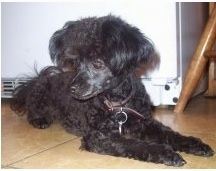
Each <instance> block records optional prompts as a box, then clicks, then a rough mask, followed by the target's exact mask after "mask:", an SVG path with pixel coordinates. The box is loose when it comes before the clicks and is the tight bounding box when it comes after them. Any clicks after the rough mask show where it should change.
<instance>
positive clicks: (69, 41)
mask: <svg viewBox="0 0 216 171" xmlns="http://www.w3.org/2000/svg"><path fill="white" fill-rule="evenodd" d="M49 47H50V55H51V58H52V60H53V61H54V62H56V63H57V66H51V67H47V68H45V69H44V70H42V71H41V72H40V73H39V74H38V76H37V77H35V78H32V79H31V80H30V81H28V82H27V83H26V84H23V85H21V86H20V87H18V88H17V89H16V90H15V92H14V99H13V101H12V104H11V107H12V109H13V110H14V111H16V112H18V113H23V112H24V111H27V113H28V121H29V123H31V124H32V125H33V126H34V127H36V128H47V127H49V126H50V124H51V123H52V122H53V121H54V120H57V121H59V122H60V123H61V124H62V126H63V127H64V128H65V129H66V130H67V131H69V132H71V133H73V134H76V135H79V136H82V137H83V138H82V145H81V148H82V149H85V150H88V151H92V152H96V153H101V154H109V155H114V156H122V157H129V158H134V159H137V160H141V161H148V162H155V163H164V164H166V165H173V166H182V165H184V164H185V163H186V162H185V161H184V159H183V158H182V157H181V156H180V155H179V154H178V153H176V151H184V152H186V153H191V154H195V155H199V156H212V155H213V153H214V152H213V150H212V149H211V148H210V147H209V146H208V145H206V144H204V143H203V142H202V141H201V140H199V139H197V138H194V137H186V136H182V135H180V134H179V133H177V132H174V131H172V130H171V129H170V128H169V127H166V126H164V125H162V124H161V123H160V122H158V121H156V120H154V119H153V117H152V115H151V102H150V98H149V96H148V94H147V92H146V90H145V87H144V85H143V84H142V83H141V80H140V79H139V78H137V77H136V76H135V75H134V71H135V69H136V68H137V67H138V66H139V64H141V63H145V64H146V65H148V64H149V62H151V61H153V59H154V57H153V56H154V55H153V54H154V53H155V51H154V46H153V44H152V43H151V41H150V40H149V39H148V38H146V37H145V36H143V34H141V33H140V31H139V30H138V29H137V28H135V27H132V26H131V25H129V24H127V23H126V22H124V21H122V20H121V19H120V18H118V17H114V16H111V15H109V16H106V17H100V18H86V19H82V20H79V21H73V22H68V23H66V24H65V26H64V27H63V28H62V29H60V30H58V31H57V32H55V33H54V34H53V36H52V37H51V40H50V46H49ZM72 68H75V70H72Z"/></svg>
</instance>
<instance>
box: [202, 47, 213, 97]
mask: <svg viewBox="0 0 216 171" xmlns="http://www.w3.org/2000/svg"><path fill="white" fill-rule="evenodd" d="M204 55H205V57H206V58H207V59H208V61H209V73H208V75H209V77H208V90H207V92H206V93H205V96H206V97H216V50H211V51H207V52H205V54H204Z"/></svg>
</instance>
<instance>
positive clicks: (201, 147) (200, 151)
mask: <svg viewBox="0 0 216 171" xmlns="http://www.w3.org/2000/svg"><path fill="white" fill-rule="evenodd" d="M189 138H190V141H189V142H188V143H189V145H188V149H187V150H185V152H186V153H191V154H194V155H197V156H204V157H209V156H213V155H214V151H213V150H212V149H211V147H210V146H209V145H207V144H204V143H203V142H202V141H201V140H200V139H199V138H194V137H189Z"/></svg>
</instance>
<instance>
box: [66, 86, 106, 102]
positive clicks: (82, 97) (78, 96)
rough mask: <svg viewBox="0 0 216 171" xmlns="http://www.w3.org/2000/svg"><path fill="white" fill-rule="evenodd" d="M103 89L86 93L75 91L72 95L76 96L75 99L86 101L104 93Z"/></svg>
mask: <svg viewBox="0 0 216 171" xmlns="http://www.w3.org/2000/svg"><path fill="white" fill-rule="evenodd" d="M102 91H103V90H102V89H101V90H96V91H94V92H91V93H85V94H74V93H71V94H70V95H71V96H72V97H73V98H74V99H77V100H81V101H86V100H89V99H91V98H93V97H95V96H97V95H98V94H100V93H102Z"/></svg>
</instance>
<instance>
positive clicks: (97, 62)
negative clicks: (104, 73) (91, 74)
mask: <svg viewBox="0 0 216 171" xmlns="http://www.w3.org/2000/svg"><path fill="white" fill-rule="evenodd" d="M92 65H93V66H94V68H95V69H101V68H103V67H104V66H105V65H104V62H103V61H102V60H100V59H97V60H95V61H93V62H92Z"/></svg>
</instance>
